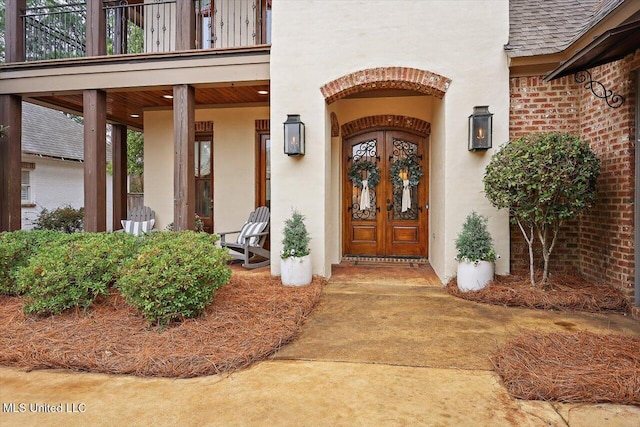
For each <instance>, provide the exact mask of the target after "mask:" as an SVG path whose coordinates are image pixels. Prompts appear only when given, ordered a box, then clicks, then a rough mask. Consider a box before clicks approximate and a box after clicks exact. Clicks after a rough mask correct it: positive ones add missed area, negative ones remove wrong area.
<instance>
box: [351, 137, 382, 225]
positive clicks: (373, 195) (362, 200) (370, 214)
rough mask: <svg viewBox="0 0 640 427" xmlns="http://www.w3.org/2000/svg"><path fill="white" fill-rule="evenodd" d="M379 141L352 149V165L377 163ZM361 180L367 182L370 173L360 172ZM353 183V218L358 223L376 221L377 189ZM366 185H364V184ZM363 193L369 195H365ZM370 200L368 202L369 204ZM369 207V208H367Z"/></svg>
mask: <svg viewBox="0 0 640 427" xmlns="http://www.w3.org/2000/svg"><path fill="white" fill-rule="evenodd" d="M377 143H378V141H377V140H376V139H371V140H369V141H363V142H360V143H359V144H355V145H354V146H353V147H352V152H351V157H352V160H351V161H352V163H351V165H353V164H355V163H357V162H371V163H374V164H377V163H376V154H377V150H378V146H377V145H378V144H377ZM359 174H360V180H361V181H365V180H366V181H367V182H368V178H369V172H367V171H366V170H361V171H360V172H359ZM350 182H351V218H352V219H353V220H358V221H375V219H376V202H377V191H376V190H377V187H374V188H371V187H368V190H367V189H365V188H364V185H358V183H355V182H353V181H350ZM363 184H364V183H363ZM363 191H366V192H367V193H368V197H367V194H364V193H363ZM367 198H368V202H367ZM367 205H368V206H367Z"/></svg>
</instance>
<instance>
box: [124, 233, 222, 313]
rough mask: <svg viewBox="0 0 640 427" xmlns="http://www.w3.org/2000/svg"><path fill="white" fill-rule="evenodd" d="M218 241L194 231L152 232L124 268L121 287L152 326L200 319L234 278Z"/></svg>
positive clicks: (130, 302)
mask: <svg viewBox="0 0 640 427" xmlns="http://www.w3.org/2000/svg"><path fill="white" fill-rule="evenodd" d="M217 240H218V237H217V236H214V235H209V234H206V233H195V232H193V231H180V232H177V233H175V232H169V233H163V232H158V233H153V234H151V235H149V236H147V237H145V239H144V241H143V242H142V245H141V247H140V249H139V251H138V255H137V257H135V258H134V259H132V260H131V261H130V262H129V263H128V264H127V265H126V266H125V268H124V272H123V275H122V276H121V277H120V279H119V280H118V288H119V289H120V292H121V294H122V295H123V296H124V298H125V299H126V301H127V302H128V303H129V304H131V305H133V306H134V307H136V309H138V311H140V313H142V315H143V316H144V317H145V318H147V319H148V320H149V321H150V322H151V323H153V324H157V325H165V324H167V323H169V322H172V321H176V320H182V319H184V318H189V317H196V316H198V315H200V314H201V313H202V312H203V311H204V309H205V307H206V306H207V305H208V304H209V303H211V301H212V300H213V294H214V292H215V290H216V289H218V288H219V287H221V286H223V285H225V284H226V283H227V282H228V281H229V278H230V277H231V269H230V268H229V267H228V266H227V264H226V263H227V261H228V259H229V255H228V253H227V251H226V250H224V249H221V248H219V247H218V246H216V244H215V243H216V242H217Z"/></svg>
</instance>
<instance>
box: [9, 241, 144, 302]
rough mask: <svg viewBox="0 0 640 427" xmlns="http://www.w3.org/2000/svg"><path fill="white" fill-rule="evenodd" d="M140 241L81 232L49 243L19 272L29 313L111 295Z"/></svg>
mask: <svg viewBox="0 0 640 427" xmlns="http://www.w3.org/2000/svg"><path fill="white" fill-rule="evenodd" d="M138 240H139V239H138V238H136V237H135V236H132V235H129V234H126V233H111V234H104V233H78V234H74V235H69V237H67V238H66V239H59V240H57V241H55V242H53V243H51V244H49V245H47V247H46V250H41V251H38V252H37V253H36V254H34V256H32V257H31V258H30V259H29V261H28V262H27V264H26V266H24V267H22V268H20V269H19V270H18V273H17V275H16V282H17V286H18V289H19V290H20V291H23V292H24V294H25V303H24V311H25V313H27V314H30V313H35V314H40V315H49V314H57V313H60V312H62V311H64V310H66V309H69V308H72V307H82V308H86V307H88V306H89V305H90V304H91V303H92V302H93V301H94V300H95V298H96V297H98V296H99V295H107V294H108V287H109V286H110V285H112V284H113V283H114V282H115V280H116V279H117V277H118V274H119V273H120V267H121V263H122V262H124V261H125V260H126V259H128V258H131V257H133V255H134V253H135V249H136V245H137V242H138Z"/></svg>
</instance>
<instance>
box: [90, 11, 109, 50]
mask: <svg viewBox="0 0 640 427" xmlns="http://www.w3.org/2000/svg"><path fill="white" fill-rule="evenodd" d="M106 54H107V15H106V12H105V10H104V8H103V7H102V0H87V56H100V55H106Z"/></svg>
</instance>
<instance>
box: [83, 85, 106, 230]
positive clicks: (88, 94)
mask: <svg viewBox="0 0 640 427" xmlns="http://www.w3.org/2000/svg"><path fill="white" fill-rule="evenodd" d="M83 103H84V105H83V108H84V228H85V231H90V232H98V231H106V230H107V129H106V126H107V95H106V93H105V92H103V91H101V90H96V89H90V90H85V91H84V92H83Z"/></svg>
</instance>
